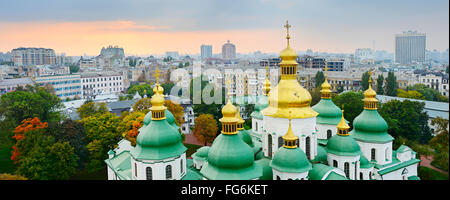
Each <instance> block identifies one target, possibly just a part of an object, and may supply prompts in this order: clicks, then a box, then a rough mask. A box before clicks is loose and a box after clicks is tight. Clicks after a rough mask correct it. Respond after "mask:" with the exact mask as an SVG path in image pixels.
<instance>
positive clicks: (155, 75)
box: [153, 66, 164, 95]
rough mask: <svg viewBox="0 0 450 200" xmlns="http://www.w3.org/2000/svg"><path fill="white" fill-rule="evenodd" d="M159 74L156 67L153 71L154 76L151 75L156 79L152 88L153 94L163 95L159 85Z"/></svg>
mask: <svg viewBox="0 0 450 200" xmlns="http://www.w3.org/2000/svg"><path fill="white" fill-rule="evenodd" d="M159 72H161V71H160V70H159V69H158V66H156V69H155V72H154V73H155V74H154V75H153V76H154V77H155V78H156V84H155V87H154V88H153V93H155V94H156V93H159V94H161V95H162V94H164V88H163V87H161V86H160V84H159Z"/></svg>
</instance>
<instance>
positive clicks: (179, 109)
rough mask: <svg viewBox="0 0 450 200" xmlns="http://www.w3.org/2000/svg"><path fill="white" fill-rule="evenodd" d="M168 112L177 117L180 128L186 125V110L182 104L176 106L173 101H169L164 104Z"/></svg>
mask: <svg viewBox="0 0 450 200" xmlns="http://www.w3.org/2000/svg"><path fill="white" fill-rule="evenodd" d="M164 104H165V106H166V107H167V110H169V111H170V112H171V113H172V115H173V116H174V117H175V122H176V124H177V125H178V126H180V125H182V124H183V123H184V108H183V106H181V105H180V104H176V103H174V102H173V101H170V100H167V101H165V102H164Z"/></svg>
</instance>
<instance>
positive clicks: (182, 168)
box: [180, 159, 184, 174]
mask: <svg viewBox="0 0 450 200" xmlns="http://www.w3.org/2000/svg"><path fill="white" fill-rule="evenodd" d="M180 169H181V174H183V170H184V167H183V159H181V160H180Z"/></svg>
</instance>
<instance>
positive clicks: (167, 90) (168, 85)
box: [161, 82, 175, 94]
mask: <svg viewBox="0 0 450 200" xmlns="http://www.w3.org/2000/svg"><path fill="white" fill-rule="evenodd" d="M161 86H162V87H163V88H164V93H165V94H170V91H171V90H172V88H173V86H175V84H174V83H172V82H168V83H163V84H161Z"/></svg>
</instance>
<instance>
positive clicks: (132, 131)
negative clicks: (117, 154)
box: [117, 111, 145, 146]
mask: <svg viewBox="0 0 450 200" xmlns="http://www.w3.org/2000/svg"><path fill="white" fill-rule="evenodd" d="M144 118H145V113H143V112H139V111H135V112H132V113H130V114H128V115H127V116H126V117H124V118H123V119H122V120H121V122H120V123H119V125H118V126H117V132H119V133H120V134H121V135H122V137H123V138H125V139H126V140H128V141H130V142H131V145H132V146H135V145H136V136H137V135H138V129H139V128H141V127H142V126H143V125H144Z"/></svg>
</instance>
